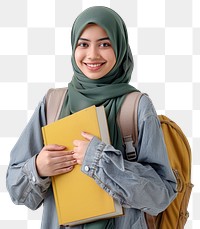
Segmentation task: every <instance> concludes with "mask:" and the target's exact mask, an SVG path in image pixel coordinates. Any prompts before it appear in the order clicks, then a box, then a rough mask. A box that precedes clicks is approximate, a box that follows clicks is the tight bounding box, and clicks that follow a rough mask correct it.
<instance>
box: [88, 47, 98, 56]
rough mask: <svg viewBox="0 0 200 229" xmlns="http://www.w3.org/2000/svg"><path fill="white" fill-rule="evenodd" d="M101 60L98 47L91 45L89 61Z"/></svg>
mask: <svg viewBox="0 0 200 229" xmlns="http://www.w3.org/2000/svg"><path fill="white" fill-rule="evenodd" d="M99 58H100V53H99V49H98V47H97V46H93V45H91V46H90V48H89V49H88V59H89V60H96V59H99Z"/></svg>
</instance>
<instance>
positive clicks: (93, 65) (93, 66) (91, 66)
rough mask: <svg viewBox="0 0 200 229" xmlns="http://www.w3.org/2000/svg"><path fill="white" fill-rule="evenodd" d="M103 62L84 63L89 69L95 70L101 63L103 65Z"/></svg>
mask: <svg viewBox="0 0 200 229" xmlns="http://www.w3.org/2000/svg"><path fill="white" fill-rule="evenodd" d="M104 64H105V63H95V64H91V63H85V65H86V66H87V68H88V69H89V70H93V71H97V70H99V69H100V68H101V67H102V65H104Z"/></svg>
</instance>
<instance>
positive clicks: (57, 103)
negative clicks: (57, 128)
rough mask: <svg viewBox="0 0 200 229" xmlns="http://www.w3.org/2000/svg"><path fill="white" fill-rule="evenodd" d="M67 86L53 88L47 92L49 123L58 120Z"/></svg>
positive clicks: (47, 117) (47, 116)
mask: <svg viewBox="0 0 200 229" xmlns="http://www.w3.org/2000/svg"><path fill="white" fill-rule="evenodd" d="M66 92H67V88H66V87H65V88H51V89H49V90H48V92H47V94H46V97H45V99H46V119H47V124H50V123H52V122H54V121H55V120H57V119H58V118H59V115H60V111H61V108H62V105H63V101H64V98H65V94H66Z"/></svg>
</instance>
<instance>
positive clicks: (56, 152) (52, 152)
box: [36, 145, 77, 177]
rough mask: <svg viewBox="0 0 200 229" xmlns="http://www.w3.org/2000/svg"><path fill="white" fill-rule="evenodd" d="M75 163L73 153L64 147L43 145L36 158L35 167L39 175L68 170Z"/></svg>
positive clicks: (60, 172) (43, 175)
mask: <svg viewBox="0 0 200 229" xmlns="http://www.w3.org/2000/svg"><path fill="white" fill-rule="evenodd" d="M76 164H77V162H76V160H75V159H74V157H73V153H72V152H71V151H66V147H65V146H60V145H47V146H45V147H43V149H42V150H41V152H40V153H39V154H38V156H37V158H36V168H37V171H38V174H39V176H41V177H47V176H55V175H59V174H63V173H67V172H70V171H71V170H72V169H73V168H74V165H76Z"/></svg>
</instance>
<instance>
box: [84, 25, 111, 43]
mask: <svg viewBox="0 0 200 229" xmlns="http://www.w3.org/2000/svg"><path fill="white" fill-rule="evenodd" d="M80 37H84V38H98V39H99V38H100V37H101V38H102V37H108V35H107V33H106V31H105V30H104V29H103V28H102V27H100V26H99V25H97V24H87V25H86V26H85V28H84V29H83V31H82V32H81V35H80Z"/></svg>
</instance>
